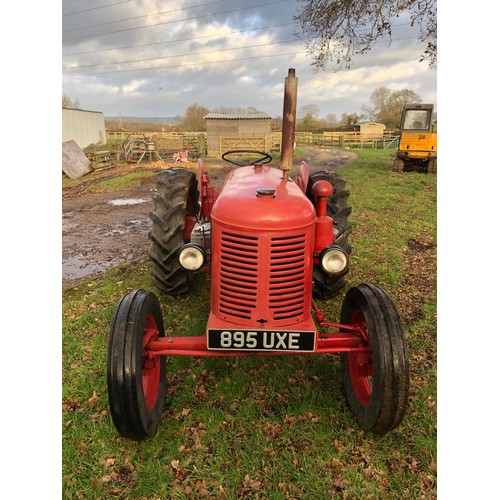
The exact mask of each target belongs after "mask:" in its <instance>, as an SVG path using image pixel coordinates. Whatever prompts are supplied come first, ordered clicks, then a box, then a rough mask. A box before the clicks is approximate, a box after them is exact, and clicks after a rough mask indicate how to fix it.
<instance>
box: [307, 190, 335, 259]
mask: <svg viewBox="0 0 500 500" xmlns="http://www.w3.org/2000/svg"><path fill="white" fill-rule="evenodd" d="M311 191H312V195H313V196H314V198H315V199H316V216H317V219H316V236H315V239H314V251H315V252H318V253H319V252H321V251H322V250H323V249H324V248H326V247H328V246H330V245H331V244H332V243H333V242H334V241H335V236H334V234H333V219H332V218H331V217H328V216H327V215H326V201H327V198H329V197H330V196H331V195H332V194H333V188H332V185H331V184H330V183H329V182H328V181H318V182H315V183H314V186H313V187H312V190H311Z"/></svg>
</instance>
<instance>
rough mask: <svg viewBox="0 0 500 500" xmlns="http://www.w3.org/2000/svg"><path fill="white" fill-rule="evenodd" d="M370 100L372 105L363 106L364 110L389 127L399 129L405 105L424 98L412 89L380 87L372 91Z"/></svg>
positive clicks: (372, 117)
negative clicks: (394, 89) (392, 89)
mask: <svg viewBox="0 0 500 500" xmlns="http://www.w3.org/2000/svg"><path fill="white" fill-rule="evenodd" d="M370 102H371V104H372V106H371V107H370V106H363V111H364V112H365V113H366V114H367V115H368V116H369V118H370V119H371V120H373V121H376V122H378V123H383V124H384V125H385V126H386V127H387V128H389V129H397V128H399V122H400V120H401V112H402V111H403V107H404V106H405V105H407V104H413V103H419V102H422V98H421V97H420V96H419V95H418V94H416V93H415V92H414V91H413V90H410V89H402V90H396V91H391V90H390V89H388V88H387V87H379V88H377V89H375V90H374V91H373V92H372V94H371V96H370Z"/></svg>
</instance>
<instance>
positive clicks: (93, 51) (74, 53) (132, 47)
mask: <svg viewBox="0 0 500 500" xmlns="http://www.w3.org/2000/svg"><path fill="white" fill-rule="evenodd" d="M292 24H294V23H282V24H273V25H271V26H262V27H261V28H246V29H244V30H237V31H227V32H224V33H216V34H214V35H203V36H196V37H189V38H176V39H175V40H164V41H162V42H152V43H140V44H137V45H128V46H124V47H115V48H112V49H95V50H85V51H82V52H72V53H69V54H63V57H69V56H79V55H83V54H95V53H97V52H109V51H111V50H125V49H135V48H136V47H149V46H152V45H164V44H168V43H174V42H191V41H193V40H201V39H203V38H214V37H220V36H226V35H234V34H236V33H245V32H247V31H260V30H265V29H270V28H281V27H283V26H291V25H292Z"/></svg>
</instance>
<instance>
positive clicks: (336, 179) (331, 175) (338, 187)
mask: <svg viewBox="0 0 500 500" xmlns="http://www.w3.org/2000/svg"><path fill="white" fill-rule="evenodd" d="M323 180H325V181H328V182H329V183H330V184H331V185H332V187H333V195H332V196H330V198H328V199H327V203H326V215H328V216H329V217H331V218H332V219H333V233H334V235H335V245H338V246H340V247H342V248H343V249H344V250H345V252H346V253H347V254H348V255H350V253H351V245H349V241H348V238H349V235H350V234H351V232H352V226H351V225H350V224H349V215H350V214H351V212H352V207H351V206H350V205H349V203H348V197H349V194H350V193H349V191H348V190H347V189H346V181H345V180H344V179H343V178H342V177H341V176H340V175H339V174H337V173H336V172H327V171H326V170H321V171H319V172H314V173H312V174H311V175H310V176H309V182H308V185H307V189H306V196H307V197H308V198H309V200H311V202H312V203H313V204H314V197H313V195H312V187H313V185H314V184H315V183H316V182H317V181H323ZM348 272H349V268H347V269H346V270H345V271H344V272H343V273H342V274H341V275H337V276H331V275H329V274H327V273H325V272H324V271H323V269H322V268H321V267H320V266H319V265H318V264H315V265H314V269H313V296H314V298H317V299H328V298H331V297H334V296H335V295H338V294H339V293H340V292H341V291H342V289H343V288H344V286H345V276H346V274H347V273H348Z"/></svg>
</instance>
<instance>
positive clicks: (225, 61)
mask: <svg viewBox="0 0 500 500" xmlns="http://www.w3.org/2000/svg"><path fill="white" fill-rule="evenodd" d="M410 39H418V37H414V36H413V37H404V38H397V39H392V40H378V41H376V42H374V43H384V42H396V41H401V40H410ZM276 43H279V42H276ZM264 45H268V44H264ZM269 45H271V44H269ZM247 48H248V47H247ZM227 50H238V49H227ZM212 52H219V51H212ZM306 52H307V50H301V51H294V52H284V53H281V54H266V55H260V56H246V57H238V58H233V59H224V60H220V61H207V62H194V63H185V64H174V65H166V66H153V67H146V68H132V69H123V70H119V69H117V70H111V71H93V72H78V71H76V72H73V71H70V72H66V73H65V75H107V74H114V73H130V72H139V71H153V70H160V69H170V68H183V67H189V66H205V65H212V64H219V63H231V62H238V61H246V60H250V59H260V58H266V57H281V56H287V55H294V54H304V53H306ZM186 55H189V54H183V55H182V57H186ZM169 57H177V56H169ZM155 59H156V58H155ZM146 60H150V59H144V60H138V61H136V62H143V61H146ZM109 64H114V63H109Z"/></svg>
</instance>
